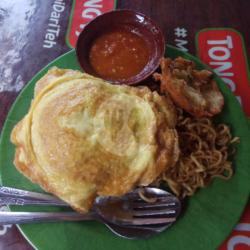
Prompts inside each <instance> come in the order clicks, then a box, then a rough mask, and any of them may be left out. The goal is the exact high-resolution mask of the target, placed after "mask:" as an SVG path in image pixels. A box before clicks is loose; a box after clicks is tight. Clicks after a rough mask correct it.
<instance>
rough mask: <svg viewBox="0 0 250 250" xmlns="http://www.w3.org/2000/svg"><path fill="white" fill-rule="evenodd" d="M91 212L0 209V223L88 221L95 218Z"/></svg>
mask: <svg viewBox="0 0 250 250" xmlns="http://www.w3.org/2000/svg"><path fill="white" fill-rule="evenodd" d="M95 219H96V218H95V216H94V215H93V214H92V213H88V214H79V213H76V212H6V211H0V225H6V224H25V223H38V222H58V221H88V220H95Z"/></svg>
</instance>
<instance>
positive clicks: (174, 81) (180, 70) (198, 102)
mask: <svg viewBox="0 0 250 250" xmlns="http://www.w3.org/2000/svg"><path fill="white" fill-rule="evenodd" d="M160 66H161V71H162V72H161V74H159V73H155V74H154V79H155V80H157V81H161V86H160V87H161V92H162V93H164V94H169V95H170V97H171V98H172V100H173V101H174V102H175V103H176V105H178V106H179V107H181V108H183V109H184V110H185V111H187V112H188V113H190V114H192V115H193V116H195V117H204V116H208V117H211V116H213V115H215V114H218V113H220V112H221V110H222V107H223V104H224V98H223V95H222V94H221V92H220V90H219V88H218V86H217V84H216V82H215V81H214V80H213V79H212V72H210V71H208V70H196V69H195V64H194V62H192V61H189V60H186V59H184V58H182V57H177V58H176V59H174V60H172V59H170V58H162V59H161V63H160Z"/></svg>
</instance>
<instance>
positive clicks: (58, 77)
mask: <svg viewBox="0 0 250 250" xmlns="http://www.w3.org/2000/svg"><path fill="white" fill-rule="evenodd" d="M175 126H176V110H175V107H174V106H173V104H172V102H171V101H170V100H169V99H168V98H167V97H164V96H160V95H159V94H158V93H157V92H152V91H150V90H149V89H148V88H147V87H138V88H135V87H129V86H118V85H112V84H109V83H108V82H105V81H103V80H102V79H99V78H95V77H92V76H90V75H88V74H84V73H81V72H79V71H74V70H66V69H65V70H63V69H58V68H52V69H50V70H49V71H48V73H47V74H46V75H45V76H43V77H42V78H41V79H40V80H39V81H38V82H37V84H36V87H35V94H34V99H33V101H32V103H31V106H30V109H29V111H28V113H27V114H26V116H25V117H24V118H23V119H22V120H21V121H20V122H19V123H18V124H17V125H16V126H15V128H14V129H13V131H12V134H11V141H12V142H13V143H14V144H15V145H16V154H15V159H14V164H15V166H16V168H17V169H18V170H19V171H20V172H21V173H22V174H24V175H25V176H26V177H28V178H29V179H30V180H31V181H33V182H34V183H37V184H39V185H40V186H41V187H42V188H43V189H44V190H46V191H48V192H51V193H53V194H55V195H57V196H58V197H59V198H61V199H62V200H64V201H66V202H67V203H69V204H70V205H71V206H72V207H73V208H74V209H76V210H77V211H79V212H87V211H88V210H89V209H90V208H91V205H92V202H93V199H94V198H95V197H96V196H97V195H123V194H125V193H127V192H128V191H130V190H132V189H133V188H134V187H135V186H147V185H149V184H151V183H152V182H153V181H154V180H155V179H156V178H157V177H158V176H159V175H160V174H161V173H163V172H165V171H167V169H170V168H172V166H173V165H175V163H176V162H177V160H178V158H179V146H178V136H177V132H176V130H175Z"/></svg>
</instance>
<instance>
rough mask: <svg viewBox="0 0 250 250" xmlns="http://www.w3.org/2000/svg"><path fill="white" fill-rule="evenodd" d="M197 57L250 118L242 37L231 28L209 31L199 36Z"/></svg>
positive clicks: (246, 69)
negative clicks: (221, 82) (225, 87)
mask: <svg viewBox="0 0 250 250" xmlns="http://www.w3.org/2000/svg"><path fill="white" fill-rule="evenodd" d="M197 42H198V44H197V45H198V56H199V57H200V58H201V60H202V61H203V62H205V63H206V64H208V65H209V66H210V67H211V68H212V69H213V70H214V71H215V72H216V73H217V74H218V75H219V76H220V77H221V79H222V80H223V81H224V82H225V84H227V86H228V87H229V88H230V89H231V90H232V92H233V93H234V94H235V96H236V98H237V99H238V100H239V102H240V103H241V105H242V106H243V109H244V111H245V112H246V114H247V115H248V116H250V102H249V96H250V85H249V78H248V64H247V58H246V54H245V50H244V42H243V40H242V37H241V35H240V34H239V33H238V32H237V31H235V30H232V29H226V28H225V29H208V30H202V31H201V32H199V34H198V39H197Z"/></svg>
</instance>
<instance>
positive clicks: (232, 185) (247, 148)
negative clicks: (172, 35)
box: [0, 46, 250, 250]
mask: <svg viewBox="0 0 250 250" xmlns="http://www.w3.org/2000/svg"><path fill="white" fill-rule="evenodd" d="M166 55H167V56H168V57H173V58H174V57H176V56H183V57H185V58H188V59H191V60H193V61H195V62H196V64H197V66H198V67H199V68H206V66H205V65H203V64H202V63H200V62H199V61H198V59H197V58H195V57H193V56H191V55H189V54H186V53H183V52H181V51H179V50H177V49H175V48H174V47H170V46H167V50H166ZM52 66H57V67H61V68H70V69H80V67H79V65H78V63H77V59H76V55H75V51H74V50H72V51H70V52H68V53H66V54H64V55H62V56H61V57H59V58H57V59H56V60H55V61H53V62H51V63H50V64H49V65H48V66H46V67H45V68H44V69H42V70H41V71H40V72H39V73H38V74H37V75H36V76H35V77H34V78H33V79H32V80H31V81H30V82H29V83H28V84H27V85H26V87H25V88H24V89H23V91H22V92H21V94H20V95H19V96H18V98H17V99H16V101H15V103H14V105H13V106H12V108H11V110H10V112H9V115H8V117H7V119H6V122H5V125H4V128H3V130H2V136H1V142H0V173H1V181H2V184H3V185H5V186H11V187H16V188H23V189H27V190H31V191H42V190H41V189H40V188H39V187H38V186H37V185H34V184H33V183H31V182H30V181H29V180H28V179H26V178H25V177H24V176H22V175H21V174H20V173H19V172H18V171H17V170H16V169H15V167H14V165H13V163H12V161H13V158H14V152H15V148H14V146H13V145H12V144H11V143H10V133H11V130H12V128H13V127H14V125H15V124H16V123H17V122H18V121H19V120H20V119H22V118H23V116H24V115H25V114H26V113H27V111H28V108H29V106H30V102H31V99H32V97H33V90H34V86H35V83H36V82H37V80H38V79H40V78H41V77H42V76H43V75H44V74H45V73H46V72H47V70H48V69H49V68H50V67H52ZM215 79H216V81H217V83H218V84H219V87H220V89H221V90H222V92H223V94H224V97H225V107H224V109H223V112H222V113H221V114H220V115H219V117H218V118H217V119H218V120H219V121H223V122H225V123H227V124H229V125H230V127H231V129H232V133H233V135H235V136H239V137H240V140H241V143H240V144H239V145H238V146H237V154H236V156H235V159H234V168H235V175H234V176H233V178H232V179H231V180H229V181H224V180H220V179H215V180H214V181H213V182H212V184H211V185H210V186H209V187H207V188H204V189H202V190H200V191H198V192H197V193H196V194H195V195H194V196H193V197H192V198H190V199H189V200H188V202H187V204H186V206H185V209H184V211H183V214H182V216H181V217H180V218H179V219H178V221H177V222H176V223H175V224H174V225H173V226H172V227H171V228H169V229H168V230H166V231H165V232H163V233H161V234H159V235H157V236H155V237H152V238H150V239H148V240H126V239H122V238H119V237H117V236H115V235H114V234H113V233H111V232H110V231H109V229H107V228H106V227H105V225H102V224H99V223H97V222H74V223H71V222H61V223H50V224H48V223H41V224H29V225H20V226H19V229H20V230H21V232H22V233H23V235H24V236H25V237H26V238H27V240H28V241H29V242H30V243H31V244H32V245H33V246H34V248H37V249H41V250H70V249H72V250H79V249H86V250H90V249H91V250H97V249H98V250H99V249H107V250H112V249H114V250H128V249H129V250H142V249H147V250H151V249H152V250H156V249H157V250H160V249H167V250H183V249H190V250H196V249H203V250H206V249H207V250H211V249H216V248H217V247H218V246H219V245H220V244H221V243H222V242H223V241H224V240H225V239H226V237H227V236H228V235H229V234H230V232H231V231H232V229H233V227H234V225H235V224H236V223H237V222H238V220H239V218H240V216H241V214H242V212H243V210H244V207H245V205H246V203H247V201H248V197H249V191H250V161H249V154H250V133H249V127H248V124H247V121H246V119H245V116H244V114H243V112H242V110H241V107H240V105H239V103H238V101H237V100H236V99H235V97H234V96H233V94H232V93H231V92H230V90H229V89H228V88H227V87H226V86H225V85H224V83H223V82H222V81H221V80H220V79H219V78H218V77H216V78H215ZM10 210H11V211H62V210H63V208H55V207H52V208H51V207H28V206H27V207H17V206H16V207H14V206H12V207H10Z"/></svg>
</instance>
